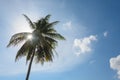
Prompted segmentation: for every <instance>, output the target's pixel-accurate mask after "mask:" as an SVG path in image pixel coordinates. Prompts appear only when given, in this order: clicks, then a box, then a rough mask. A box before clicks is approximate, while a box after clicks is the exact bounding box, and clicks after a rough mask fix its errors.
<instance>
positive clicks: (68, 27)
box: [63, 21, 72, 29]
mask: <svg viewBox="0 0 120 80" xmlns="http://www.w3.org/2000/svg"><path fill="white" fill-rule="evenodd" d="M63 28H64V29H71V28H72V22H71V21H68V22H66V23H64V24H63Z"/></svg>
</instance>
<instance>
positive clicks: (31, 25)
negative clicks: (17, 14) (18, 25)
mask: <svg viewBox="0 0 120 80" xmlns="http://www.w3.org/2000/svg"><path fill="white" fill-rule="evenodd" d="M23 16H24V17H25V18H26V20H27V21H28V23H29V25H30V27H31V29H35V26H34V24H33V23H32V21H31V20H30V18H29V17H28V16H27V15H25V14H23Z"/></svg>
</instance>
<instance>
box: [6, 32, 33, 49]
mask: <svg viewBox="0 0 120 80" xmlns="http://www.w3.org/2000/svg"><path fill="white" fill-rule="evenodd" d="M28 35H31V33H29V32H22V33H17V34H15V35H13V36H12V37H11V39H10V41H9V44H8V45H7V47H9V46H11V45H14V46H15V45H17V44H18V43H20V42H22V41H24V40H25V39H26V38H27V36H28Z"/></svg>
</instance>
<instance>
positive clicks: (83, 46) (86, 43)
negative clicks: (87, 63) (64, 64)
mask: <svg viewBox="0 0 120 80" xmlns="http://www.w3.org/2000/svg"><path fill="white" fill-rule="evenodd" d="M96 40H97V38H96V36H95V35H90V36H89V37H85V38H82V39H75V40H74V43H73V47H74V48H75V49H76V50H77V52H76V53H75V54H77V55H80V54H86V53H87V52H90V51H91V50H92V49H91V46H90V45H91V42H92V41H96Z"/></svg>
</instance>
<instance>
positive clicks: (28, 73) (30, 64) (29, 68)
mask: <svg viewBox="0 0 120 80" xmlns="http://www.w3.org/2000/svg"><path fill="white" fill-rule="evenodd" d="M34 55H35V53H34V52H33V54H32V57H31V60H30V63H29V67H28V72H27V76H26V80H28V79H29V75H30V71H31V66H32V62H33V58H34Z"/></svg>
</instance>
